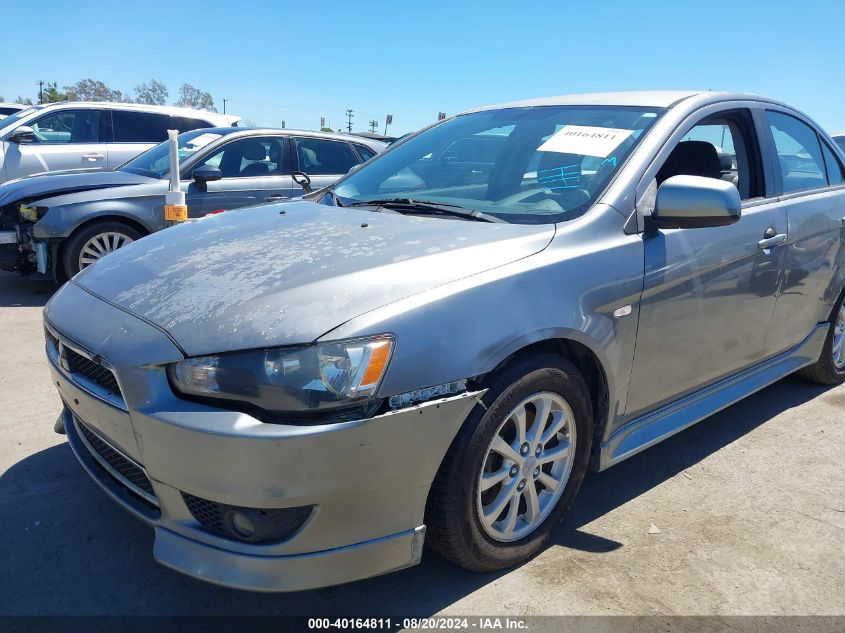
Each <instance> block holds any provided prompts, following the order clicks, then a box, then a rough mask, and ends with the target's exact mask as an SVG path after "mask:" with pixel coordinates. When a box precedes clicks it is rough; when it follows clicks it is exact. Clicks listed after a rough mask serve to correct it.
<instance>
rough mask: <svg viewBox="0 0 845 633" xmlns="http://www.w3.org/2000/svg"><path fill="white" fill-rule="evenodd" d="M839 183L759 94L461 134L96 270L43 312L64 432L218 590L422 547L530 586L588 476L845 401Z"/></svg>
mask: <svg viewBox="0 0 845 633" xmlns="http://www.w3.org/2000/svg"><path fill="white" fill-rule="evenodd" d="M843 160H845V157H843V155H842V153H841V152H840V151H839V150H838V149H837V148H836V147H835V145H834V144H833V142H832V141H831V140H830V138H829V137H828V136H827V135H826V134H825V133H824V132H822V131H821V130H820V129H819V128H818V127H817V126H816V125H815V124H814V123H813V122H812V121H811V120H809V119H808V118H806V117H805V116H804V115H802V114H800V113H798V112H796V111H795V110H793V109H791V108H789V107H788V106H786V105H784V104H780V103H777V102H773V101H769V100H766V99H763V98H760V97H755V96H750V95H731V94H721V93H711V92H703V93H694V92H673V93H663V92H660V93H625V94H606V95H581V96H574V97H561V98H552V99H543V100H537V101H529V102H521V103H516V104H509V105H505V106H497V107H490V108H483V109H480V110H475V111H471V112H467V113H464V114H461V115H458V116H455V117H453V118H451V119H447V120H446V121H443V122H440V123H438V124H437V125H434V126H432V127H431V128H429V129H427V130H425V131H422V132H420V133H418V134H415V135H413V136H410V137H407V138H404V139H402V140H401V141H399V142H398V143H396V144H395V145H393V146H391V148H389V149H388V150H386V151H385V152H384V153H383V154H381V155H379V156H378V157H376V158H374V159H373V160H371V161H369V162H368V163H366V164H365V165H363V166H362V167H361V168H360V169H357V170H354V171H352V172H351V173H350V174H349V175H347V176H346V177H344V178H343V179H341V180H340V181H339V182H338V183H337V184H336V185H334V186H332V187H329V188H327V189H323V190H321V191H317V192H314V193H313V194H312V195H310V196H308V198H309V199H308V200H302V201H293V202H289V203H285V204H275V205H264V206H261V207H255V208H252V209H248V210H245V211H243V212H242V213H239V214H237V216H235V215H234V214H221V215H218V216H214V217H212V218H210V219H203V220H202V221H199V222H195V223H190V222H189V223H187V224H185V225H181V226H178V227H175V228H173V229H169V230H167V231H163V232H160V233H156V234H154V235H151V236H149V237H147V238H144V239H143V240H141V241H139V242H135V243H132V244H129V245H128V246H126V247H125V248H122V249H120V250H119V251H116V252H115V253H112V254H111V255H109V256H108V257H105V258H103V259H102V260H101V261H99V262H97V263H96V264H94V265H92V266H90V267H88V268H86V269H85V270H83V271H82V272H81V273H80V274H78V275H77V276H75V277H74V278H73V279H72V280H71V281H70V282H69V283H67V284H66V285H65V286H64V287H63V288H62V289H61V290H59V291H58V292H57V293H56V295H55V296H54V297H53V298H52V300H51V301H50V302H49V303H48V305H47V307H46V308H45V313H44V317H45V328H46V339H47V342H46V349H47V355H48V358H49V363H50V369H51V372H52V376H53V380H54V382H55V385H56V387H57V389H58V391H59V393H60V395H61V398H62V400H63V402H64V410H63V413H62V415H61V418H60V420H59V422H58V425H57V429H58V430H59V431H64V432H66V433H67V437H68V441H69V442H70V445H71V447H72V448H73V450H74V452H75V454H76V456H77V457H78V459H79V461H80V462H81V463H82V465H83V466H84V468H85V469H86V470H87V471H88V472H89V474H90V475H91V476H92V477H93V478H94V479H95V480H96V481H97V482H98V483H99V484H100V486H102V487H103V489H104V490H105V491H106V492H107V493H108V494H109V495H110V496H112V497H113V498H114V499H115V500H116V501H117V502H118V503H119V504H120V505H122V506H123V507H124V508H126V509H128V510H129V511H130V512H132V513H133V514H135V515H136V516H137V517H139V518H140V519H142V520H144V521H146V522H148V523H149V524H150V525H151V526H153V527H154V529H155V546H154V555H155V558H156V559H157V560H158V561H159V562H161V563H162V564H164V565H167V566H168V567H171V568H173V569H176V570H178V571H180V572H183V573H186V574H190V575H192V576H194V577H196V578H200V579H202V580H206V581H209V582H213V583H218V584H222V585H227V586H231V587H240V588H246V589H252V590H264V591H283V590H296V589H304V588H310V587H319V586H325V585H330V584H335V583H341V582H346V581H350V580H354V579H359V578H364V577H368V576H372V575H375V574H381V573H384V572H388V571H391V570H395V569H400V568H403V567H407V566H410V565H414V564H416V563H418V562H419V560H420V557H421V556H422V552H423V547H422V546H423V543H424V542H425V543H427V544H429V545H430V546H432V547H433V548H435V549H436V550H437V551H439V552H440V553H442V554H443V555H444V556H446V557H447V558H449V559H450V560H452V561H454V562H456V563H457V564H459V565H462V566H464V567H467V568H469V569H473V570H492V569H499V568H503V567H507V566H509V565H515V564H518V563H520V562H523V561H525V560H526V559H528V558H529V557H531V556H533V555H534V554H536V553H537V552H539V551H540V550H541V549H542V548H543V546H544V545H545V544H546V543H547V542H548V540H549V538H550V535H551V534H552V532H553V530H554V529H555V528H556V526H557V525H558V523H559V521H560V520H561V518H562V517H563V516H564V515H565V514H566V512H567V510H568V509H569V507H570V506H571V504H572V502H573V499H574V498H575V495H576V494H577V492H578V489H579V487H580V485H581V482H582V480H583V478H584V475H585V472H586V470H587V468H588V467H590V466H591V467H592V468H593V469H596V470H601V469H604V468H607V467H609V466H612V465H613V464H616V463H617V462H619V461H621V460H623V459H625V458H627V457H629V456H631V455H634V454H635V453H638V452H639V451H642V450H644V449H646V448H648V447H649V446H651V445H653V444H655V443H656V442H658V441H660V440H661V439H663V438H666V437H668V436H670V435H672V434H674V433H676V432H678V431H680V430H682V429H684V428H686V427H687V426H689V425H691V424H693V423H695V422H697V421H699V420H701V419H703V418H704V417H706V416H708V415H710V414H711V413H713V412H715V411H717V410H719V409H721V408H723V407H725V406H727V405H729V404H731V403H732V402H735V401H737V400H738V399H740V398H743V397H745V396H747V395H748V394H750V393H753V392H754V391H756V390H758V389H760V388H762V387H764V386H765V385H768V384H770V383H772V382H774V381H776V380H778V379H780V378H782V377H784V376H786V375H788V374H790V373H792V372H794V371H797V370H802V372H803V373H804V375H805V376H806V377H808V378H810V379H812V380H816V381H819V382H822V383H826V384H836V383H841V382H843V380H845V351H843V330H844V329H845V308H843V288H844V287H845V266H843V263H844V262H843V260H845V250H843V239H842V236H843V228H842V227H843V218H845V187H844V186H843V182H844V181H845V179H844V178H843ZM83 315H84V316H83ZM726 494H727V493H726Z"/></svg>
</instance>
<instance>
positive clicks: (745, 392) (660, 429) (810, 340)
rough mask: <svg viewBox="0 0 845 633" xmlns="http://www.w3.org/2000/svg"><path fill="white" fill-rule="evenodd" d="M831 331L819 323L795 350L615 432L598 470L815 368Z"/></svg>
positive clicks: (603, 450) (606, 444)
mask: <svg viewBox="0 0 845 633" xmlns="http://www.w3.org/2000/svg"><path fill="white" fill-rule="evenodd" d="M829 327H830V324H829V323H819V324H818V325H816V327H815V328H814V329H813V331H812V332H811V333H810V335H809V336H807V338H805V339H804V340H803V341H802V342H801V343H799V344H798V345H796V346H795V347H793V348H792V349H790V350H788V351H786V352H784V353H782V354H779V355H778V356H775V357H774V358H770V359H769V360H767V361H765V362H763V363H761V364H760V365H756V366H755V367H751V368H749V369H746V370H744V371H742V372H740V373H738V374H735V375H733V376H731V377H729V378H725V379H724V380H720V381H719V382H716V383H713V384H712V385H710V386H708V387H705V388H704V389H702V390H700V391H696V392H695V393H691V394H689V395H687V396H684V397H683V398H681V399H680V400H676V401H675V402H672V403H670V404H667V405H665V406H663V407H661V408H659V409H656V410H654V411H651V412H649V413H646V414H645V415H642V416H640V417H639V418H635V419H634V420H631V421H630V422H628V423H627V424H625V425H624V426H623V427H622V428H620V429H618V430H616V431H614V433H613V435H611V436H610V437H609V438H608V439H607V441H605V442H604V443H603V444H602V445H601V447H600V451H599V460H598V467H597V469H596V470H604V469H605V468H609V467H611V466H613V465H614V464H618V463H619V462H621V461H622V460H624V459H627V458H628V457H631V456H632V455H636V454H637V453H639V452H640V451H644V450H645V449H647V448H649V447H651V446H654V445H655V444H657V443H658V442H660V441H661V440H664V439H666V438H667V437H670V436H672V435H674V434H675V433H678V432H679V431H683V430H684V429H685V428H687V427H689V426H692V425H693V424H695V423H696V422H699V421H701V420H703V419H704V418H706V417H709V416H711V415H713V414H714V413H716V412H717V411H720V410H722V409H724V408H725V407H728V406H730V405H732V404H734V403H735V402H738V401H739V400H742V399H743V398H745V397H746V396H750V395H751V394H752V393H754V392H756V391H759V390H760V389H763V388H764V387H767V386H769V385H770V384H772V383H774V382H777V381H778V380H780V379H781V378H784V377H785V376H788V375H789V374H791V373H793V372H795V371H797V370H799V369H801V368H802V367H805V366H807V365H811V364H813V363H814V362H816V360H818V358H819V356H820V355H821V350H822V346H823V345H824V341H825V337H826V336H827V331H828V328H829Z"/></svg>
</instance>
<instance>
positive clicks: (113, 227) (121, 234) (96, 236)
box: [62, 220, 142, 279]
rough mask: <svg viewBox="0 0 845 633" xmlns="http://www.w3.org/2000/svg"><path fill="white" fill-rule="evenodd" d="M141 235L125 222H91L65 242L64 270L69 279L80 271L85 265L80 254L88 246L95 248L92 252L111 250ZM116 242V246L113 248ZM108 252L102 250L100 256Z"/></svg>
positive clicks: (63, 254) (63, 252) (63, 253)
mask: <svg viewBox="0 0 845 633" xmlns="http://www.w3.org/2000/svg"><path fill="white" fill-rule="evenodd" d="M141 237H142V233H141V232H140V231H139V230H138V229H136V228H135V227H133V226H130V225H129V224H126V223H125V222H118V221H114V220H108V221H104V222H95V223H93V224H90V225H88V226H86V227H84V228H82V229H79V230H78V231H76V232H75V233H73V234H72V235H71V236H70V238H68V240H67V242H65V245H64V249H63V251H62V272H63V273H64V274H65V277H66V278H67V279H70V278H71V277H73V276H74V275H75V274H76V273H78V272H79V271H80V270H81V269H82V268H83V267H84V266H83V265H82V264H81V262H80V256H81V255H82V253H83V250H84V249H86V248H89V249H93V250H91V251H90V252H98V253H99V252H100V251H108V252H111V251H113V250H117V248H121V247H122V246H125V245H126V244H128V243H130V242H134V241H135V240H137V239H139V238H141ZM97 244H99V246H97V247H96V248H94V247H93V246H92V245H95V246H96V245H97ZM115 244H117V246H116V248H112V247H113V245H115ZM109 249H111V250H109ZM106 254H107V252H101V253H100V254H99V256H98V257H102V256H103V255H106ZM92 263H93V262H92Z"/></svg>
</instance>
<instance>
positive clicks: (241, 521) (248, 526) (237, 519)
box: [232, 512, 255, 539]
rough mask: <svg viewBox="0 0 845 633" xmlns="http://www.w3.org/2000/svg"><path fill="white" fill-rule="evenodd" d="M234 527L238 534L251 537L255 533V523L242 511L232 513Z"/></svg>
mask: <svg viewBox="0 0 845 633" xmlns="http://www.w3.org/2000/svg"><path fill="white" fill-rule="evenodd" d="M232 529H233V530H234V531H235V532H236V533H237V535H238V536H241V537H243V538H247V539H248V538H251V537H252V535H253V534H255V524H254V523H253V522H252V521H251V520H250V518H249V517H248V516H247V515H245V514H243V513H242V512H235V513H234V514H232Z"/></svg>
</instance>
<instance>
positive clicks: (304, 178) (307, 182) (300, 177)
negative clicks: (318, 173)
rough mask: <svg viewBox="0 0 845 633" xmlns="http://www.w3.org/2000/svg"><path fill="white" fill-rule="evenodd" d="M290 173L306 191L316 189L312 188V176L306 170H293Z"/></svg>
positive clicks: (309, 191)
mask: <svg viewBox="0 0 845 633" xmlns="http://www.w3.org/2000/svg"><path fill="white" fill-rule="evenodd" d="M290 175H291V177H292V178H293V181H294V182H295V183H296V184H298V185H299V186H300V187H302V191H304V192H305V193H311V192H312V191H314V190H313V189H311V177H310V176H309V175H308V174H306V173H305V172H304V171H292V172H291V173H290Z"/></svg>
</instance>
